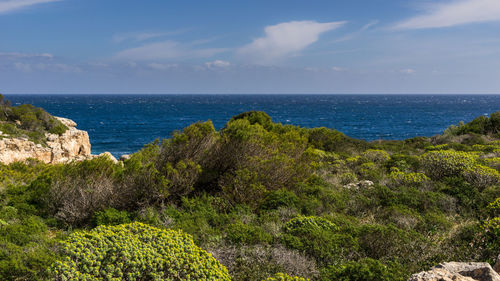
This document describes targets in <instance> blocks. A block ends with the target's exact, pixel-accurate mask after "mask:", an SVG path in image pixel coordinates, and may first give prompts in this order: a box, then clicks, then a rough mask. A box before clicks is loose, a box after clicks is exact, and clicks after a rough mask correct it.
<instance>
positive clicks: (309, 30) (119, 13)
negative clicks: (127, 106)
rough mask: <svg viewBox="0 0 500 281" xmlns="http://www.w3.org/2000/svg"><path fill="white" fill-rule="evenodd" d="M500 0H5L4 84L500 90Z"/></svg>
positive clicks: (52, 88)
mask: <svg viewBox="0 0 500 281" xmlns="http://www.w3.org/2000/svg"><path fill="white" fill-rule="evenodd" d="M499 30H500V0H433V1H432V0H413V1H403V0H364V1H361V0H350V1H337V0H324V1H323V0H308V1H296V0H272V1H269V0H267V1H260V0H253V1H239V0H231V1H219V0H212V1H206V0H205V1H203V0H196V1H195V0H185V1H175V0H172V1H166V0H144V1H137V0H135V1H131V0H120V1H117V0H0V38H1V39H0V92H4V93H7V94H9V93H500V32H499Z"/></svg>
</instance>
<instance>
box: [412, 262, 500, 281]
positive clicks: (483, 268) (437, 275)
mask: <svg viewBox="0 0 500 281" xmlns="http://www.w3.org/2000/svg"><path fill="white" fill-rule="evenodd" d="M409 281H500V275H499V274H498V273H497V272H495V270H493V268H491V266H490V265H489V264H488V263H484V262H446V263H441V264H439V265H437V266H435V267H433V268H431V270H429V271H425V272H420V273H417V274H413V275H412V276H411V277H410V280H409Z"/></svg>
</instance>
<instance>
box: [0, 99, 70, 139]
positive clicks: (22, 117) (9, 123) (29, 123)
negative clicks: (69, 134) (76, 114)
mask: <svg viewBox="0 0 500 281" xmlns="http://www.w3.org/2000/svg"><path fill="white" fill-rule="evenodd" d="M67 129H68V128H67V127H66V126H65V125H64V124H63V123H61V121H59V120H57V119H56V118H54V117H53V116H51V115H50V114H49V113H47V112H46V111H45V110H43V109H42V108H38V107H34V106H33V105H31V104H22V105H19V106H12V104H11V103H10V101H9V100H7V99H5V98H4V96H3V95H2V94H0V131H1V132H2V133H3V135H5V136H9V137H25V138H27V139H29V140H32V141H34V142H35V143H40V144H44V142H45V140H46V137H45V133H51V134H58V135H61V134H63V133H64V132H65V131H66V130H67ZM0 138H2V134H0Z"/></svg>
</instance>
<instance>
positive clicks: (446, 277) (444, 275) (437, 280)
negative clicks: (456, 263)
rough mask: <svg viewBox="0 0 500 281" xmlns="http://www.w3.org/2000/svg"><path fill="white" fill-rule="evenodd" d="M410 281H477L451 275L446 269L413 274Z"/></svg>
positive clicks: (458, 275)
mask: <svg viewBox="0 0 500 281" xmlns="http://www.w3.org/2000/svg"><path fill="white" fill-rule="evenodd" d="M409 281H475V280H474V279H472V278H470V277H465V276H463V275H460V274H458V273H451V272H449V271H448V270H446V269H433V270H429V271H424V272H420V273H417V274H413V275H412V276H411V277H410V280H409Z"/></svg>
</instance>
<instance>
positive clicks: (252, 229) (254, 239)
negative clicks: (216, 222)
mask: <svg viewBox="0 0 500 281" xmlns="http://www.w3.org/2000/svg"><path fill="white" fill-rule="evenodd" d="M226 234H227V239H229V241H231V242H233V243H235V244H246V245H253V244H266V243H270V242H271V241H272V237H271V235H270V234H269V233H267V232H265V231H264V230H263V229H262V228H260V227H258V226H253V225H248V224H244V223H241V222H237V223H234V224H230V225H229V226H228V227H227V230H226Z"/></svg>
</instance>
